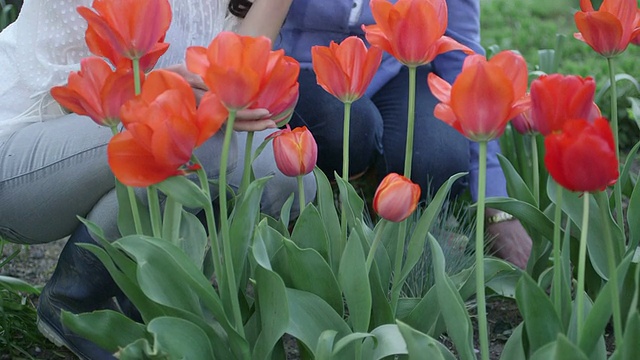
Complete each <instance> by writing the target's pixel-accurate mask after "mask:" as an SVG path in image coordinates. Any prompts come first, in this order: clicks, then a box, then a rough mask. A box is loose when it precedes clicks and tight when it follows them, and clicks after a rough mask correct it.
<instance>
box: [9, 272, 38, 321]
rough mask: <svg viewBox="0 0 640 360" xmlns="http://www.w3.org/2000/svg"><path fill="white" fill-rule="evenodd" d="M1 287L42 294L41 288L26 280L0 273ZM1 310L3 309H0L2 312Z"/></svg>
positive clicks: (14, 290)
mask: <svg viewBox="0 0 640 360" xmlns="http://www.w3.org/2000/svg"><path fill="white" fill-rule="evenodd" d="M0 287H3V288H5V289H7V290H9V291H13V292H17V291H20V292H24V293H28V294H35V295H40V289H38V288H36V287H34V286H32V285H31V284H29V283H27V282H26V281H23V280H20V279H17V278H14V277H11V276H4V275H0ZM1 312H2V311H0V313H1Z"/></svg>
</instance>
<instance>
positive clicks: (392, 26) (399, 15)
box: [362, 0, 473, 66]
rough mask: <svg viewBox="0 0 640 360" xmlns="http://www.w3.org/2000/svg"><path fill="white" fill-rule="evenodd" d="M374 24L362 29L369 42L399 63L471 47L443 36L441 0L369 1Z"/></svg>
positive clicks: (421, 61) (444, 15)
mask: <svg viewBox="0 0 640 360" xmlns="http://www.w3.org/2000/svg"><path fill="white" fill-rule="evenodd" d="M370 6H371V13H372V14H373V18H374V19H375V21H376V23H375V24H374V25H363V26H362V29H363V30H364V32H365V36H366V38H367V40H368V41H369V43H371V45H373V46H376V47H379V48H380V49H382V50H384V51H386V52H388V53H389V54H391V55H392V56H393V57H395V58H396V59H398V61H400V62H401V63H403V64H405V65H409V66H418V65H423V64H427V63H429V62H430V61H431V60H433V59H434V58H435V57H436V56H437V55H439V54H442V53H445V52H447V51H452V50H462V51H464V52H465V53H467V54H472V53H473V50H471V49H469V48H468V47H466V46H464V45H462V44H460V43H459V42H457V41H455V40H454V39H452V38H450V37H448V36H444V32H445V30H446V29H447V13H448V11H447V3H446V1H445V0H398V1H397V2H396V3H395V4H392V3H390V2H389V1H387V0H371V2H370Z"/></svg>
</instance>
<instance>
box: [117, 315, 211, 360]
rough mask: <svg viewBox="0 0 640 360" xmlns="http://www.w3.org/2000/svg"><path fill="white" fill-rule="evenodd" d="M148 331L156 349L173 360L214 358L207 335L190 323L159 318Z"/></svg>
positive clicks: (150, 324)
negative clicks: (152, 336)
mask: <svg viewBox="0 0 640 360" xmlns="http://www.w3.org/2000/svg"><path fill="white" fill-rule="evenodd" d="M114 329H116V328H114ZM147 329H148V331H149V332H150V333H152V334H153V335H154V340H155V341H154V342H155V347H157V348H158V349H160V350H163V351H164V352H166V353H167V354H169V355H170V357H171V358H173V359H194V360H196V359H213V358H214V355H213V350H212V348H211V344H210V343H209V339H208V338H207V335H206V334H205V333H204V331H203V330H202V329H200V327H198V326H197V325H195V324H193V323H191V322H189V321H186V320H184V319H180V318H174V317H168V316H166V317H159V318H156V319H153V320H152V321H151V322H150V323H149V325H148V326H147Z"/></svg>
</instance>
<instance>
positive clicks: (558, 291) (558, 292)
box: [553, 184, 562, 319]
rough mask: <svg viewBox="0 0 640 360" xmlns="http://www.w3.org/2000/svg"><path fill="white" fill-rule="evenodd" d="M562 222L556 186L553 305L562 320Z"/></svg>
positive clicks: (559, 197) (559, 199)
mask: <svg viewBox="0 0 640 360" xmlns="http://www.w3.org/2000/svg"><path fill="white" fill-rule="evenodd" d="M561 222H562V186H560V185H558V184H556V209H555V216H554V221H553V304H554V305H555V308H556V311H557V312H558V315H560V318H561V319H562V259H561V255H560V224H561Z"/></svg>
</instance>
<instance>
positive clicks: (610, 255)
mask: <svg viewBox="0 0 640 360" xmlns="http://www.w3.org/2000/svg"><path fill="white" fill-rule="evenodd" d="M595 196H596V199H597V201H598V207H599V208H600V214H601V217H602V224H603V225H604V236H605V238H604V239H603V240H604V242H605V244H606V246H607V263H608V267H609V281H611V304H612V310H613V331H614V337H615V341H616V349H619V348H621V346H622V339H623V333H622V315H621V313H620V294H619V293H618V291H619V289H618V276H617V275H616V256H615V253H614V250H613V239H612V237H611V227H610V226H609V218H610V214H609V199H608V197H607V195H606V193H604V192H602V191H601V192H599V193H598V194H595Z"/></svg>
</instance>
